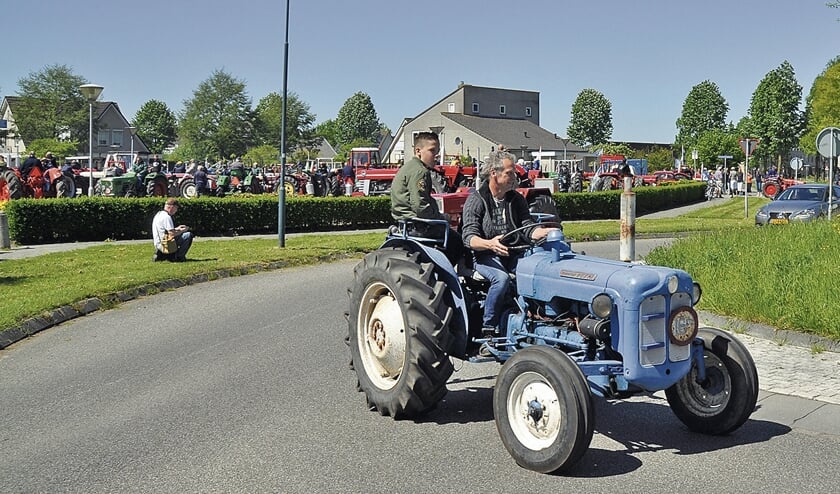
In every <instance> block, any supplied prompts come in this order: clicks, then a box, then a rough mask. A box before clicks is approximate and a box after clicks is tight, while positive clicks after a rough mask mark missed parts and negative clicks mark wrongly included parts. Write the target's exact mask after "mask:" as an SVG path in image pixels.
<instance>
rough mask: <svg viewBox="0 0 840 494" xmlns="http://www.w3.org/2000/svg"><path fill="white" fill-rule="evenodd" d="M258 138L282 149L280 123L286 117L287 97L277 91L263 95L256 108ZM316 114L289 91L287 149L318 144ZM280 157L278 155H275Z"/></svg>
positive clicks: (287, 150) (259, 140) (265, 143)
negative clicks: (284, 109)
mask: <svg viewBox="0 0 840 494" xmlns="http://www.w3.org/2000/svg"><path fill="white" fill-rule="evenodd" d="M254 114H255V120H254V138H255V139H254V140H255V142H256V143H257V144H262V145H270V146H274V147H275V149H277V154H278V157H279V153H280V152H281V151H282V150H281V149H280V140H281V139H280V137H281V135H280V127H281V125H282V121H283V97H282V96H281V95H279V94H277V93H275V92H272V93H269V94H268V95H266V96H265V97H264V98H262V99H261V100H260V101H259V103H257V107H256V109H255V111H254ZM314 123H315V115H313V114H312V112H311V110H310V108H309V105H307V104H306V103H304V102H303V101H301V100H300V98H299V97H298V95H297V94H295V93H288V94H287V95H286V152H289V151H290V150H294V149H299V148H301V149H302V148H311V147H312V146H314V145H315V141H316V140H317V137H316V135H315V128H314ZM275 159H277V157H275Z"/></svg>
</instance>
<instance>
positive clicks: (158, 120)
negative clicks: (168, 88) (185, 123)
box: [132, 99, 178, 154]
mask: <svg viewBox="0 0 840 494" xmlns="http://www.w3.org/2000/svg"><path fill="white" fill-rule="evenodd" d="M132 125H133V126H134V127H136V128H137V130H136V131H135V132H136V133H137V136H138V137H139V138H140V139H142V140H143V143H144V144H146V147H148V148H149V151H151V152H152V153H154V154H161V153H163V150H164V148H166V147H167V146H169V145H171V144H174V143H175V140H176V139H177V138H178V134H177V128H178V122H177V121H176V120H175V114H174V113H173V112H172V110H170V109H169V107H168V106H166V103H164V102H163V101H158V100H154V99H153V100H149V101H147V102H145V103H143V106H141V107H140V109H139V110H138V111H137V114H136V115H134V121H133V122H132Z"/></svg>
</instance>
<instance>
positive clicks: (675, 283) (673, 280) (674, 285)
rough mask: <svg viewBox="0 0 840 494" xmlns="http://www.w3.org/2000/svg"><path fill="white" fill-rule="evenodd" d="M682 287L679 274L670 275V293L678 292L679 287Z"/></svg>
mask: <svg viewBox="0 0 840 494" xmlns="http://www.w3.org/2000/svg"><path fill="white" fill-rule="evenodd" d="M679 287H680V279H679V278H677V275H675V274H672V275H671V276H669V277H668V293H670V294H671V295H673V294H675V293H677V289H678V288H679Z"/></svg>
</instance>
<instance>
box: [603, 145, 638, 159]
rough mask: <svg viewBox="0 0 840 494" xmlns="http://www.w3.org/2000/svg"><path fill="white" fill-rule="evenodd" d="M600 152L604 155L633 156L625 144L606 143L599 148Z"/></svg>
mask: <svg viewBox="0 0 840 494" xmlns="http://www.w3.org/2000/svg"><path fill="white" fill-rule="evenodd" d="M601 152H602V153H604V154H620V155H623V156H626V157H631V156H633V150H632V149H631V148H630V146H629V145H627V143H624V142H621V143H608V144H604V145H603V146H601Z"/></svg>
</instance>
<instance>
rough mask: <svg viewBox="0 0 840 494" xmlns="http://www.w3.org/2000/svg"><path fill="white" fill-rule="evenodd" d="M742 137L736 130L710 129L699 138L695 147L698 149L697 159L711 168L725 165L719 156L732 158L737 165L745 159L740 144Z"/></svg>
mask: <svg viewBox="0 0 840 494" xmlns="http://www.w3.org/2000/svg"><path fill="white" fill-rule="evenodd" d="M738 139H740V137H739V136H738V134H737V133H736V132H735V129H734V128H733V129H730V130H725V129H710V130H707V131H705V132H703V133H702V134H700V137H698V139H697V141H696V142H695V143H694V146H695V147H696V148H697V157H698V159H699V161H700V163H702V164H703V165H705V166H707V167H711V165H713V164H717V163H720V164H723V160H722V159H719V158H718V156H732V158H733V160H734V161H731V162H729V163H735V162H737V161H741V160H743V159H744V152H743V151H741V146H740V145H739V144H738Z"/></svg>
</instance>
